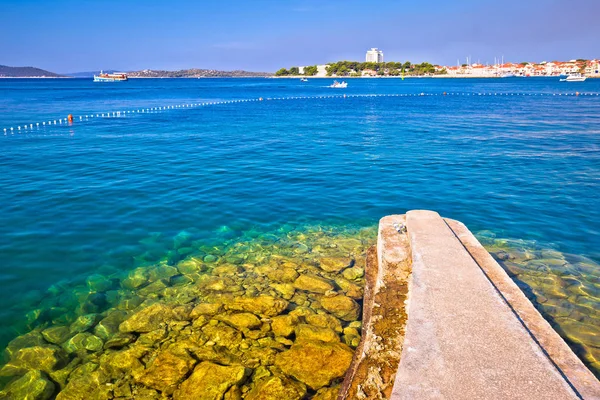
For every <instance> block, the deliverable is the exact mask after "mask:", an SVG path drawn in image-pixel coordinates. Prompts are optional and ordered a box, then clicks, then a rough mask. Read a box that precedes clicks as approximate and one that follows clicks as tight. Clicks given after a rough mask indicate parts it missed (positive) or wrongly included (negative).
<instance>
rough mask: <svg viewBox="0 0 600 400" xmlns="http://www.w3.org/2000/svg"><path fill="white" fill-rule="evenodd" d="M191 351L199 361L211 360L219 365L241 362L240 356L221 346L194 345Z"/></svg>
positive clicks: (238, 363)
mask: <svg viewBox="0 0 600 400" xmlns="http://www.w3.org/2000/svg"><path fill="white" fill-rule="evenodd" d="M177 345H178V344H177ZM177 345H176V346H177ZM191 352H192V354H193V355H194V356H195V357H196V358H197V359H198V360H200V361H211V362H215V363H217V364H221V365H240V364H241V363H242V360H241V359H240V357H238V356H236V355H234V354H232V353H231V352H230V351H229V349H227V348H226V347H223V346H211V347H204V346H202V347H198V346H194V347H192V348H191Z"/></svg>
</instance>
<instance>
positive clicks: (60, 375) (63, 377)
mask: <svg viewBox="0 0 600 400" xmlns="http://www.w3.org/2000/svg"><path fill="white" fill-rule="evenodd" d="M79 364H81V358H78V357H75V358H74V359H72V360H71V362H70V363H69V364H67V366H66V367H64V368H62V369H57V370H55V371H52V372H51V373H50V374H49V375H50V378H52V381H54V382H55V383H58V385H59V386H60V388H61V390H62V389H63V388H64V387H65V386H66V385H67V381H68V380H69V377H70V376H71V374H72V373H73V371H74V370H75V369H76V368H77V367H78V366H79Z"/></svg>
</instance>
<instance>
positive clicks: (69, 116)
mask: <svg viewBox="0 0 600 400" xmlns="http://www.w3.org/2000/svg"><path fill="white" fill-rule="evenodd" d="M67 120H68V121H69V122H73V114H69V115H68V116H67Z"/></svg>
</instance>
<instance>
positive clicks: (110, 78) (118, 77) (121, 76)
mask: <svg viewBox="0 0 600 400" xmlns="http://www.w3.org/2000/svg"><path fill="white" fill-rule="evenodd" d="M126 80H127V74H126V73H125V72H115V73H112V74H108V73H104V72H102V71H100V74H99V75H94V82H122V81H126Z"/></svg>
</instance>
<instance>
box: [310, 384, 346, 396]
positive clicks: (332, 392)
mask: <svg viewBox="0 0 600 400" xmlns="http://www.w3.org/2000/svg"><path fill="white" fill-rule="evenodd" d="M339 391H340V387H339V386H338V385H336V386H332V387H327V388H321V389H319V390H318V391H317V394H316V395H315V397H313V398H312V400H337V398H338V393H339Z"/></svg>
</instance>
